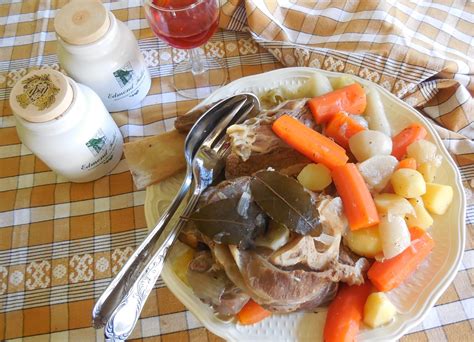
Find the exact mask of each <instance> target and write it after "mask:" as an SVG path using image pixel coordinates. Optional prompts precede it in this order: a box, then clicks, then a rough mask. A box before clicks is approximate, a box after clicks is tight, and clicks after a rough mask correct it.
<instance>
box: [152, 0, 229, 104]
mask: <svg viewBox="0 0 474 342" xmlns="http://www.w3.org/2000/svg"><path fill="white" fill-rule="evenodd" d="M144 7H145V13H146V16H147V19H148V22H149V24H150V28H151V29H152V30H153V32H154V33H155V35H156V36H158V37H159V38H161V39H162V40H163V41H165V42H167V43H168V44H169V45H171V46H173V47H175V48H178V49H186V50H188V51H189V53H188V55H189V59H187V60H184V61H182V62H180V63H178V64H177V65H176V67H175V68H174V75H175V82H174V84H173V86H174V88H175V89H176V91H177V92H178V93H179V94H181V95H182V96H185V97H188V98H198V97H199V96H198V95H199V94H198V92H196V89H198V88H205V87H213V86H214V87H215V86H217V87H220V86H222V85H223V84H224V83H225V82H226V80H227V72H226V71H225V69H224V67H223V64H222V61H219V60H217V59H215V58H213V57H211V56H207V57H206V56H203V55H202V54H201V53H200V49H199V48H198V47H199V46H201V45H203V44H204V43H206V42H207V41H208V40H209V38H210V37H211V36H212V35H213V34H214V32H215V31H216V29H217V27H218V23H219V0H144ZM181 73H191V75H192V76H191V77H187V78H185V79H186V84H177V82H176V80H177V78H176V75H178V74H181ZM187 81H189V82H187Z"/></svg>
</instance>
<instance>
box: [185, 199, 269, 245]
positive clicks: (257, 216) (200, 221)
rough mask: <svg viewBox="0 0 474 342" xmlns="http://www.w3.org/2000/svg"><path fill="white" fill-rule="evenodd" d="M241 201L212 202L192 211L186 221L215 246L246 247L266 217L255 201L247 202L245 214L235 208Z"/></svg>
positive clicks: (257, 232)
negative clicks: (191, 222)
mask: <svg viewBox="0 0 474 342" xmlns="http://www.w3.org/2000/svg"><path fill="white" fill-rule="evenodd" d="M239 200H240V198H226V199H222V200H219V201H216V202H212V203H210V204H207V205H205V206H203V207H202V208H200V209H199V210H197V211H195V212H194V213H193V214H192V215H191V216H190V217H189V218H188V219H189V220H191V221H193V223H194V224H195V225H196V227H197V229H198V230H199V231H200V232H201V233H203V234H205V235H207V236H208V237H210V238H211V239H212V240H213V241H214V242H216V243H219V244H220V243H223V244H231V245H238V246H239V247H241V248H248V247H250V246H251V245H252V243H253V240H254V238H255V237H256V236H257V235H258V234H259V233H260V232H262V231H263V230H264V229H265V226H266V215H265V214H264V212H263V211H262V210H261V209H260V207H259V206H258V205H256V204H255V202H253V201H252V202H250V203H249V205H248V207H247V209H246V212H245V213H243V214H244V215H241V214H239V212H238V211H237V207H238V205H239Z"/></svg>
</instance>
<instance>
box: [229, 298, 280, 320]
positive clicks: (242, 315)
mask: <svg viewBox="0 0 474 342" xmlns="http://www.w3.org/2000/svg"><path fill="white" fill-rule="evenodd" d="M271 314H272V313H271V312H270V311H268V310H265V309H264V308H262V307H261V306H260V305H258V304H257V303H255V302H254V301H253V300H252V299H250V300H249V301H248V302H247V304H245V305H244V307H243V308H242V309H240V312H239V313H238V314H237V318H238V319H239V322H240V324H244V325H246V324H254V323H257V322H260V321H261V320H263V319H265V318H267V317H268V316H270V315H271Z"/></svg>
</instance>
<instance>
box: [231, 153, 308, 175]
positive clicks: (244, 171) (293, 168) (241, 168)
mask: <svg viewBox="0 0 474 342" xmlns="http://www.w3.org/2000/svg"><path fill="white" fill-rule="evenodd" d="M309 163H311V161H310V160H309V159H308V158H306V157H305V156H303V155H302V154H300V153H298V152H296V151H295V150H294V149H292V148H291V147H278V148H275V149H272V150H271V151H269V152H267V153H253V154H251V155H250V157H249V159H247V160H246V161H243V160H242V159H241V157H240V156H238V155H237V154H235V153H231V154H229V156H228V157H227V159H226V167H225V178H226V179H234V178H237V177H241V176H248V175H251V174H253V173H255V172H257V171H260V170H262V169H266V168H268V167H272V168H273V169H275V170H276V171H283V172H282V173H285V174H287V175H290V176H292V175H294V174H297V173H298V172H299V171H301V169H302V168H303V167H304V166H305V165H306V164H309ZM285 171H286V172H285Z"/></svg>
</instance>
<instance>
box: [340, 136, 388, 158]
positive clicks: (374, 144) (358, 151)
mask: <svg viewBox="0 0 474 342" xmlns="http://www.w3.org/2000/svg"><path fill="white" fill-rule="evenodd" d="M349 147H350V149H351V152H352V154H353V155H354V156H355V157H356V159H357V160H358V161H359V162H363V161H364V160H367V159H369V158H370V157H373V156H380V155H390V153H392V139H390V137H389V136H387V135H386V134H383V133H381V132H378V131H372V130H363V131H360V132H359V133H357V134H354V135H353V136H352V137H351V138H350V139H349Z"/></svg>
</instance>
